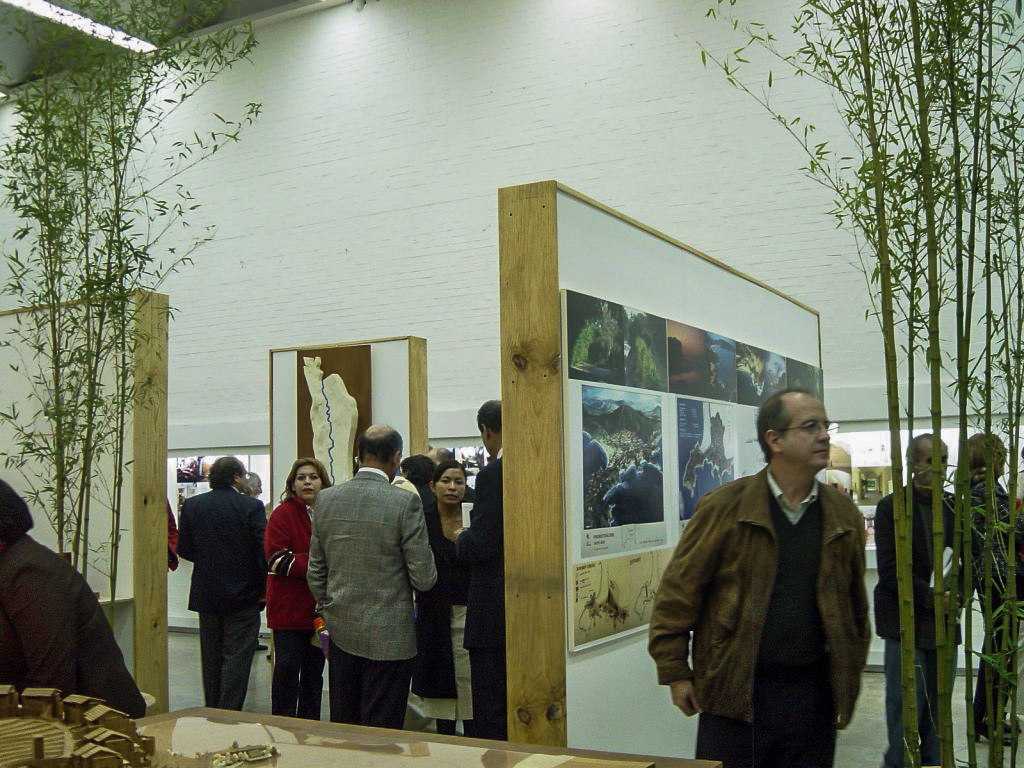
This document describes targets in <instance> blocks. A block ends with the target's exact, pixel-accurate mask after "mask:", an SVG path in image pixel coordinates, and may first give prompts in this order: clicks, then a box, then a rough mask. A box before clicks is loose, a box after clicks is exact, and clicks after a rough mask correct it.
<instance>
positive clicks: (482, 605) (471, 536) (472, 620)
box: [445, 400, 508, 741]
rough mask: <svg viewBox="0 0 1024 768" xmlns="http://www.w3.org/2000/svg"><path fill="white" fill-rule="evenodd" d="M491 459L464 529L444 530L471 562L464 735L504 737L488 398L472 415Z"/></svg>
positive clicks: (501, 576)
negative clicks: (468, 716)
mask: <svg viewBox="0 0 1024 768" xmlns="http://www.w3.org/2000/svg"><path fill="white" fill-rule="evenodd" d="M476 423H477V427H478V428H479V430H480V438H481V440H483V444H484V448H485V449H486V450H487V455H488V456H489V457H490V458H491V461H490V463H488V464H487V465H486V466H485V467H484V468H483V469H482V470H480V474H478V475H477V477H476V500H475V502H474V504H473V511H472V513H471V514H470V526H469V528H457V529H454V530H451V529H449V530H446V531H445V536H447V537H448V538H449V539H450V540H451V541H453V542H455V552H456V555H457V556H458V557H459V558H460V559H462V560H466V561H468V562H469V563H470V577H469V600H468V604H467V605H466V637H465V641H464V643H463V644H464V645H465V647H466V649H467V650H468V651H469V668H470V676H471V678H472V687H473V720H472V722H467V723H466V735H467V736H473V737H475V738H479V739H501V740H503V741H504V740H506V739H508V714H507V713H508V704H507V694H506V682H505V528H504V511H503V508H502V484H501V401H500V400H488V401H487V402H486V403H484V404H483V405H481V406H480V410H479V411H477V414H476Z"/></svg>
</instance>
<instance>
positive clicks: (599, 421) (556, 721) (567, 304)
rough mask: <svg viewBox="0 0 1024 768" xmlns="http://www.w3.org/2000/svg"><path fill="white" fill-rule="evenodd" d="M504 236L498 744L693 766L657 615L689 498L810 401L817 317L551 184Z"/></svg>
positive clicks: (753, 464)
mask: <svg viewBox="0 0 1024 768" xmlns="http://www.w3.org/2000/svg"><path fill="white" fill-rule="evenodd" d="M499 226H500V255H501V289H502V306H501V321H502V322H501V335H502V344H501V346H502V350H501V352H502V399H503V409H504V414H505V420H506V424H508V425H509V428H508V429H507V430H506V432H507V434H506V437H505V454H506V456H507V458H508V461H507V462H506V468H505V478H506V479H505V489H504V493H505V504H506V506H507V507H508V508H509V509H515V510H516V513H515V515H508V516H507V517H506V523H505V536H506V552H505V558H506V559H505V562H506V573H507V578H508V581H507V583H506V601H507V607H506V614H507V625H508V638H507V649H508V657H509V707H510V712H509V725H510V733H512V734H513V736H512V738H513V739H519V740H528V741H535V742H540V743H548V744H552V743H559V744H569V745H582V744H586V745H587V746H589V747H597V748H603V749H611V750H620V749H625V748H628V745H629V743H631V741H632V740H633V736H632V734H633V733H635V732H638V731H639V730H642V731H643V732H644V733H645V734H648V735H649V739H650V740H649V741H648V742H646V743H647V744H648V748H649V749H650V750H651V751H654V752H659V753H663V754H687V753H690V754H692V747H693V739H694V733H695V721H693V720H689V719H684V718H682V716H681V715H680V714H679V712H678V710H676V709H675V708H674V707H672V705H671V702H670V700H669V696H668V692H667V690H665V689H661V688H659V687H658V686H657V685H655V674H654V668H653V664H652V663H651V661H650V659H649V658H648V656H647V653H646V633H645V629H646V625H647V623H648V620H649V612H650V605H651V603H652V601H653V598H654V595H655V592H656V589H657V585H658V582H659V580H660V577H661V572H662V570H663V568H664V565H665V562H666V561H667V558H668V556H669V555H670V553H671V550H672V548H673V547H674V545H675V543H676V542H677V541H678V538H679V536H680V533H681V531H682V528H683V526H684V525H685V523H686V521H687V520H688V519H689V518H690V517H691V516H692V514H693V510H694V508H695V506H696V504H697V502H698V501H699V499H700V497H701V496H702V495H703V494H704V493H706V492H708V491H709V490H711V489H712V488H714V487H717V486H718V485H719V484H721V483H723V482H727V481H729V480H731V479H734V478H736V477H739V476H742V475H745V474H751V473H753V472H756V471H757V470H759V469H760V468H761V467H762V466H763V459H762V457H761V452H760V449H759V447H758V445H757V439H756V433H755V430H754V416H755V415H756V412H757V407H758V406H759V405H760V403H761V402H763V401H764V399H765V398H767V397H768V396H769V395H770V394H771V393H772V392H774V391H777V390H778V389H781V388H783V387H785V386H787V384H788V383H790V379H792V384H793V385H795V386H804V387H806V388H808V389H810V390H811V391H813V392H815V393H818V394H820V393H821V391H822V376H821V370H820V351H819V350H820V346H819V324H818V315H817V312H816V311H814V310H813V309H811V308H809V307H806V306H804V305H802V304H800V303H799V302H796V301H794V300H792V299H790V298H789V297H787V296H785V295H784V294H782V293H780V292H779V291H777V290H775V289H773V288H771V287H770V286H767V285H765V284H763V283H761V282H759V281H757V280H754V279H753V278H750V277H748V276H746V275H743V274H741V273H738V272H736V271H735V270H732V269H730V268H729V267H728V266H727V265H725V264H724V263H722V262H720V261H717V260H715V259H712V258H710V257H708V256H706V255H705V254H702V253H700V252H699V251H697V250H695V249H693V248H690V247H689V246H686V245H684V244H683V243H681V242H679V241H677V240H675V239H673V238H670V237H668V236H666V235H663V234H661V233H659V232H657V231H656V230H654V229H652V228H650V227H648V226H646V225H644V224H641V223H640V222H637V221H635V220H633V219H630V218H629V217H627V216H624V215H622V214H620V213H618V212H616V211H614V210H612V209H610V208H608V207H606V206H604V205H602V204H600V203H597V202H596V201H594V200H591V199H589V198H587V197H586V196H584V195H581V194H579V193H577V192H575V191H573V190H571V189H568V188H567V187H564V186H562V185H560V184H558V183H557V182H554V181H550V182H540V183H536V184H529V185H522V186H519V187H511V188H506V189H502V190H500V191H499ZM542 414H543V415H542ZM552 414H557V415H558V417H557V418H552ZM523 498H529V499H530V500H531V503H530V504H528V505H523V504H522V503H521V502H520V503H519V504H517V503H516V502H517V500H521V499H523ZM558 624H561V626H562V627H564V629H563V630H562V631H561V632H556V631H555V627H556V626H557V625H558ZM539 625H542V626H545V627H546V631H545V632H544V633H537V632H536V631H535V629H536V627H537V626H539ZM624 690H629V691H631V698H630V701H629V703H628V705H625V704H624V702H623V701H622V698H621V692H622V691H624ZM610 722H614V723H616V728H614V729H610V728H608V727H607V724H608V723H610Z"/></svg>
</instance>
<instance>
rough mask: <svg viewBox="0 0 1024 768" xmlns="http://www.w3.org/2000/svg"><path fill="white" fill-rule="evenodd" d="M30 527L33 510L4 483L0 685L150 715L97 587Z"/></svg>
mask: <svg viewBox="0 0 1024 768" xmlns="http://www.w3.org/2000/svg"><path fill="white" fill-rule="evenodd" d="M30 528H32V516H31V514H29V511H28V505H26V504H25V501H24V499H22V498H21V497H20V496H19V495H18V494H17V493H16V492H15V491H14V489H13V488H11V486H9V485H8V484H7V483H5V482H4V481H3V480H0V683H7V684H10V685H13V686H14V687H15V688H17V689H18V690H19V691H21V690H23V689H25V688H57V689H59V690H60V692H61V694H62V695H63V696H70V695H72V694H81V695H83V696H94V697H96V698H98V699H103V701H105V702H106V703H107V704H108V705H109V706H110V707H113V708H114V709H116V710H118V711H120V712H123V713H124V714H126V715H129V716H131V717H142V716H144V715H145V714H146V702H145V700H144V699H143V698H142V694H141V693H139V688H138V686H137V685H135V681H134V680H133V679H132V676H131V674H129V672H128V669H127V668H126V667H125V664H124V656H122V655H121V649H120V648H118V647H117V642H116V641H115V640H114V634H113V632H111V630H110V625H109V624H108V623H107V618H106V616H104V615H103V610H102V609H101V608H100V604H99V601H98V600H97V599H96V596H95V594H93V591H92V589H90V588H89V585H88V584H87V583H86V582H85V579H84V578H82V575H81V574H80V573H79V572H78V571H76V570H75V569H74V568H72V567H71V565H70V564H69V563H68V562H67V561H66V560H65V559H64V558H62V557H61V556H60V555H58V554H57V553H55V552H53V551H52V550H50V549H47V548H46V547H44V546H43V545H41V544H38V543H37V542H36V541H35V540H34V539H33V538H32V537H31V536H29V535H28V531H29V529H30Z"/></svg>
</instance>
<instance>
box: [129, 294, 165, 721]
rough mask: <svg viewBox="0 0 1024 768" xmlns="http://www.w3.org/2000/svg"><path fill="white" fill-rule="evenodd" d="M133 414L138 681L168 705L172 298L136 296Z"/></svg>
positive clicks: (158, 707)
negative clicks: (169, 330)
mask: <svg viewBox="0 0 1024 768" xmlns="http://www.w3.org/2000/svg"><path fill="white" fill-rule="evenodd" d="M135 301H136V313H137V314H136V320H135V331H136V334H137V335H136V342H137V346H136V349H135V361H134V364H135V371H134V373H135V383H136V386H137V387H139V388H140V392H141V398H142V399H141V402H140V403H138V405H136V407H135V411H134V413H133V414H132V465H131V486H132V547H133V564H132V568H133V573H132V575H133V582H134V589H133V592H134V598H135V624H134V626H135V631H134V642H135V682H136V683H137V684H138V686H139V688H141V689H142V690H143V691H145V692H146V693H149V694H151V695H152V696H153V697H154V698H155V699H156V706H155V711H156V712H166V711H167V708H168V704H169V702H168V689H167V688H168V678H167V318H168V302H167V296H166V295H164V294H159V293H140V294H138V295H137V296H136V299H135Z"/></svg>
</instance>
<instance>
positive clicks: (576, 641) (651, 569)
mask: <svg viewBox="0 0 1024 768" xmlns="http://www.w3.org/2000/svg"><path fill="white" fill-rule="evenodd" d="M671 554H672V550H671V549H662V550H657V551H654V552H643V553H640V554H636V555H624V556H621V557H612V558H608V559H606V560H598V561H594V562H589V563H580V564H578V565H577V566H576V567H575V573H574V579H573V580H574V590H575V606H574V612H573V622H574V626H573V647H579V646H581V645H584V644H586V643H591V642H594V641H596V640H604V639H606V638H609V637H614V636H616V635H620V634H622V633H624V632H628V631H630V630H633V629H636V628H638V627H642V626H644V625H646V624H647V623H648V622H649V621H650V617H651V605H652V604H653V602H654V597H655V595H656V594H657V589H658V582H659V581H660V580H661V574H662V572H663V571H664V570H665V565H666V564H667V563H668V559H669V557H670V556H671Z"/></svg>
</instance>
